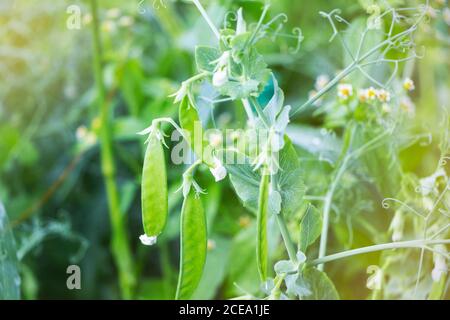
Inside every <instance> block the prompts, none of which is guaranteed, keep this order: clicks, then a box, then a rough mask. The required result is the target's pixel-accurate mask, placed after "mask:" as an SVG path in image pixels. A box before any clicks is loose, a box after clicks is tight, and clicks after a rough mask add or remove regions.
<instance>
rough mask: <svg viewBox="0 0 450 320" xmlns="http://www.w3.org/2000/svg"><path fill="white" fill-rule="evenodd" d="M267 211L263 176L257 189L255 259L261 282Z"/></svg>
mask: <svg viewBox="0 0 450 320" xmlns="http://www.w3.org/2000/svg"><path fill="white" fill-rule="evenodd" d="M268 211H269V175H268V174H265V175H263V176H262V178H261V185H260V188H259V200H258V213H257V225H256V229H257V231H256V233H257V242H256V243H257V246H256V259H257V263H258V271H259V276H260V277H261V280H262V281H266V279H267V260H268V250H269V249H268V242H267V215H268Z"/></svg>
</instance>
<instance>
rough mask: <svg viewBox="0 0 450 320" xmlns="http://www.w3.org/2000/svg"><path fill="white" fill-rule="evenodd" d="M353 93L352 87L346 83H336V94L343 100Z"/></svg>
mask: <svg viewBox="0 0 450 320" xmlns="http://www.w3.org/2000/svg"><path fill="white" fill-rule="evenodd" d="M352 95H353V87H352V85H351V84H348V83H341V84H339V85H338V96H339V98H341V99H343V100H347V99H348V98H350V97H351V96H352Z"/></svg>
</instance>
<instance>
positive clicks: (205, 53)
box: [195, 46, 221, 72]
mask: <svg viewBox="0 0 450 320" xmlns="http://www.w3.org/2000/svg"><path fill="white" fill-rule="evenodd" d="M220 54H221V53H220V50H219V49H216V48H214V47H209V46H197V47H196V48H195V62H196V63H197V69H198V70H199V71H207V72H213V71H214V68H215V65H214V63H211V62H213V61H215V60H217V59H219V58H220Z"/></svg>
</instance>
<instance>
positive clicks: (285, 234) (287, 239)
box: [276, 213, 297, 262]
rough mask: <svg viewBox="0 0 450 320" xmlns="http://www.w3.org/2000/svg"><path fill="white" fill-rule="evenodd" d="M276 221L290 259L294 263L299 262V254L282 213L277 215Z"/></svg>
mask: <svg viewBox="0 0 450 320" xmlns="http://www.w3.org/2000/svg"><path fill="white" fill-rule="evenodd" d="M276 220H277V223H278V227H279V229H280V233H281V237H282V238H283V241H284V245H285V247H286V250H287V253H288V255H289V259H291V261H292V262H297V252H296V250H295V245H294V243H293V242H292V239H291V236H290V235H289V231H288V229H287V225H286V221H285V220H284V216H283V215H282V213H279V214H277V215H276Z"/></svg>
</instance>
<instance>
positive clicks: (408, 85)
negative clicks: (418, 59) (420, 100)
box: [403, 78, 416, 91]
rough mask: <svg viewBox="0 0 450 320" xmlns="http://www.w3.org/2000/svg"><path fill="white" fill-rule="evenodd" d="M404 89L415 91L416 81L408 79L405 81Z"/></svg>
mask: <svg viewBox="0 0 450 320" xmlns="http://www.w3.org/2000/svg"><path fill="white" fill-rule="evenodd" d="M403 88H405V90H406V91H413V90H414V89H415V88H416V87H415V86H414V81H412V80H411V79H410V78H406V79H405V81H403Z"/></svg>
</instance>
